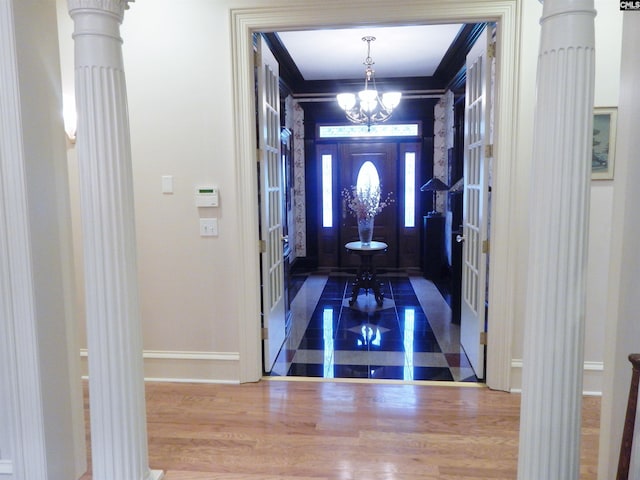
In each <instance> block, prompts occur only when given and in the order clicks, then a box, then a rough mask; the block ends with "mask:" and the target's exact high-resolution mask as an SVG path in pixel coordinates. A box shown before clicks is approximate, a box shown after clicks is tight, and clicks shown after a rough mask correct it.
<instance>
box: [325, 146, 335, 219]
mask: <svg viewBox="0 0 640 480" xmlns="http://www.w3.org/2000/svg"><path fill="white" fill-rule="evenodd" d="M332 161H333V156H332V155H329V154H325V155H322V226H323V227H327V228H331V227H333V179H332V175H333V173H332V165H331V164H332Z"/></svg>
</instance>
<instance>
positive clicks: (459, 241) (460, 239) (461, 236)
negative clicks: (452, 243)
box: [456, 235, 464, 243]
mask: <svg viewBox="0 0 640 480" xmlns="http://www.w3.org/2000/svg"><path fill="white" fill-rule="evenodd" d="M456 242H458V243H462V242H464V235H456Z"/></svg>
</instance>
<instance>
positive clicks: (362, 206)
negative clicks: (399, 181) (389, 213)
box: [342, 184, 395, 220]
mask: <svg viewBox="0 0 640 480" xmlns="http://www.w3.org/2000/svg"><path fill="white" fill-rule="evenodd" d="M381 196H382V193H381V187H380V185H371V184H369V185H367V186H365V187H360V188H357V187H356V186H355V185H352V186H351V188H345V189H343V190H342V198H344V199H345V201H346V202H347V208H348V210H349V212H350V213H351V214H352V215H353V216H354V217H356V218H357V219H358V220H365V219H371V218H373V217H375V216H376V215H377V214H379V213H380V212H382V210H383V209H384V208H386V207H388V206H389V205H391V204H392V203H393V202H394V201H395V200H394V199H393V192H389V193H388V194H387V197H386V198H385V199H384V200H381Z"/></svg>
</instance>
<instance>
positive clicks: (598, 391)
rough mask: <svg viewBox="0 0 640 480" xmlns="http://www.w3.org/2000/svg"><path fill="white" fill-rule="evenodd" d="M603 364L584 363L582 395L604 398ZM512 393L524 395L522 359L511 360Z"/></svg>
mask: <svg viewBox="0 0 640 480" xmlns="http://www.w3.org/2000/svg"><path fill="white" fill-rule="evenodd" d="M603 371H604V363H603V362H584V369H583V378H582V394H583V395H585V396H590V397H594V396H595V397H599V396H602V373H603ZM509 391H510V392H511V393H522V359H520V358H514V359H513V360H511V389H510V390H509Z"/></svg>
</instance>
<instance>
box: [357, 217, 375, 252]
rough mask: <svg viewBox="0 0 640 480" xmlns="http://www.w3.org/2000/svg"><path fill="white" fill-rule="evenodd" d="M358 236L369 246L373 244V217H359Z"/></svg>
mask: <svg viewBox="0 0 640 480" xmlns="http://www.w3.org/2000/svg"><path fill="white" fill-rule="evenodd" d="M358 236H359V237H360V242H362V245H363V246H365V247H367V246H369V245H371V239H372V238H373V217H367V218H359V219H358Z"/></svg>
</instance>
